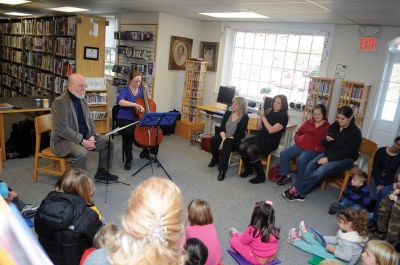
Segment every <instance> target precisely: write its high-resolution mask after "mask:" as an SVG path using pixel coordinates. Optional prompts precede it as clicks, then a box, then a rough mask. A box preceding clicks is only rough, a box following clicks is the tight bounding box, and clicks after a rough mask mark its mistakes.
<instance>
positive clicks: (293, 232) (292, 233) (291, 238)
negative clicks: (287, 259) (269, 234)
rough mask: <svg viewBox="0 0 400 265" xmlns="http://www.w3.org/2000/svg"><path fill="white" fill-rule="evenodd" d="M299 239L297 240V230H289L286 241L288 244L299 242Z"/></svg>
mask: <svg viewBox="0 0 400 265" xmlns="http://www.w3.org/2000/svg"><path fill="white" fill-rule="evenodd" d="M299 239H300V238H299V234H298V231H297V228H292V229H290V231H289V234H288V238H287V241H288V242H289V243H290V244H293V242H294V241H296V240H299Z"/></svg>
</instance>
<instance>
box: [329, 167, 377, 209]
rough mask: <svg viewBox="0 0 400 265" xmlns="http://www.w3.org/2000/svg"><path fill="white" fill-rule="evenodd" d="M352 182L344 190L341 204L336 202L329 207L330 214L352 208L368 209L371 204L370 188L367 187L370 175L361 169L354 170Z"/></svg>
mask: <svg viewBox="0 0 400 265" xmlns="http://www.w3.org/2000/svg"><path fill="white" fill-rule="evenodd" d="M352 171H353V177H352V179H351V182H349V184H348V185H347V187H346V189H345V190H344V193H343V197H342V199H341V200H340V201H339V202H334V203H332V204H331V206H330V207H329V214H332V215H333V214H336V213H337V212H338V211H340V210H342V209H344V208H346V207H350V208H354V209H360V208H362V209H368V206H369V204H370V202H371V197H370V192H369V188H368V186H367V179H368V175H367V173H365V172H364V171H362V170H361V169H360V168H357V167H356V168H354V169H353V170H352Z"/></svg>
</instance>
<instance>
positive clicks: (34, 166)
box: [32, 155, 39, 183]
mask: <svg viewBox="0 0 400 265" xmlns="http://www.w3.org/2000/svg"><path fill="white" fill-rule="evenodd" d="M38 163H39V157H38V156H37V155H35V160H34V161H33V176H32V182H34V183H35V182H36V181H37V177H38Z"/></svg>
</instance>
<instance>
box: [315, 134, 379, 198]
mask: <svg viewBox="0 0 400 265" xmlns="http://www.w3.org/2000/svg"><path fill="white" fill-rule="evenodd" d="M376 150H378V145H377V144H376V143H375V142H374V141H371V140H369V139H367V138H362V140H361V145H360V151H359V152H360V153H361V154H364V155H365V156H367V158H368V171H367V175H368V181H367V183H368V185H369V184H370V183H371V175H372V164H373V162H374V156H375V153H376ZM356 165H357V164H354V166H356ZM351 176H352V169H349V170H346V171H344V172H343V173H342V174H340V175H339V176H336V177H332V178H328V179H325V180H324V181H323V182H322V183H321V190H324V189H325V187H326V185H327V184H330V185H332V186H335V187H338V188H339V189H340V192H339V196H338V200H340V199H341V198H342V195H343V192H344V190H345V189H346V187H347V184H348V182H349V179H350V177H351Z"/></svg>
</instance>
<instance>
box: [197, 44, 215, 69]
mask: <svg viewBox="0 0 400 265" xmlns="http://www.w3.org/2000/svg"><path fill="white" fill-rule="evenodd" d="M218 45H219V44H218V42H205V41H202V42H200V53H199V54H200V56H199V57H200V58H203V59H204V61H205V62H207V71H210V72H216V71H217V63H218Z"/></svg>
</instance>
